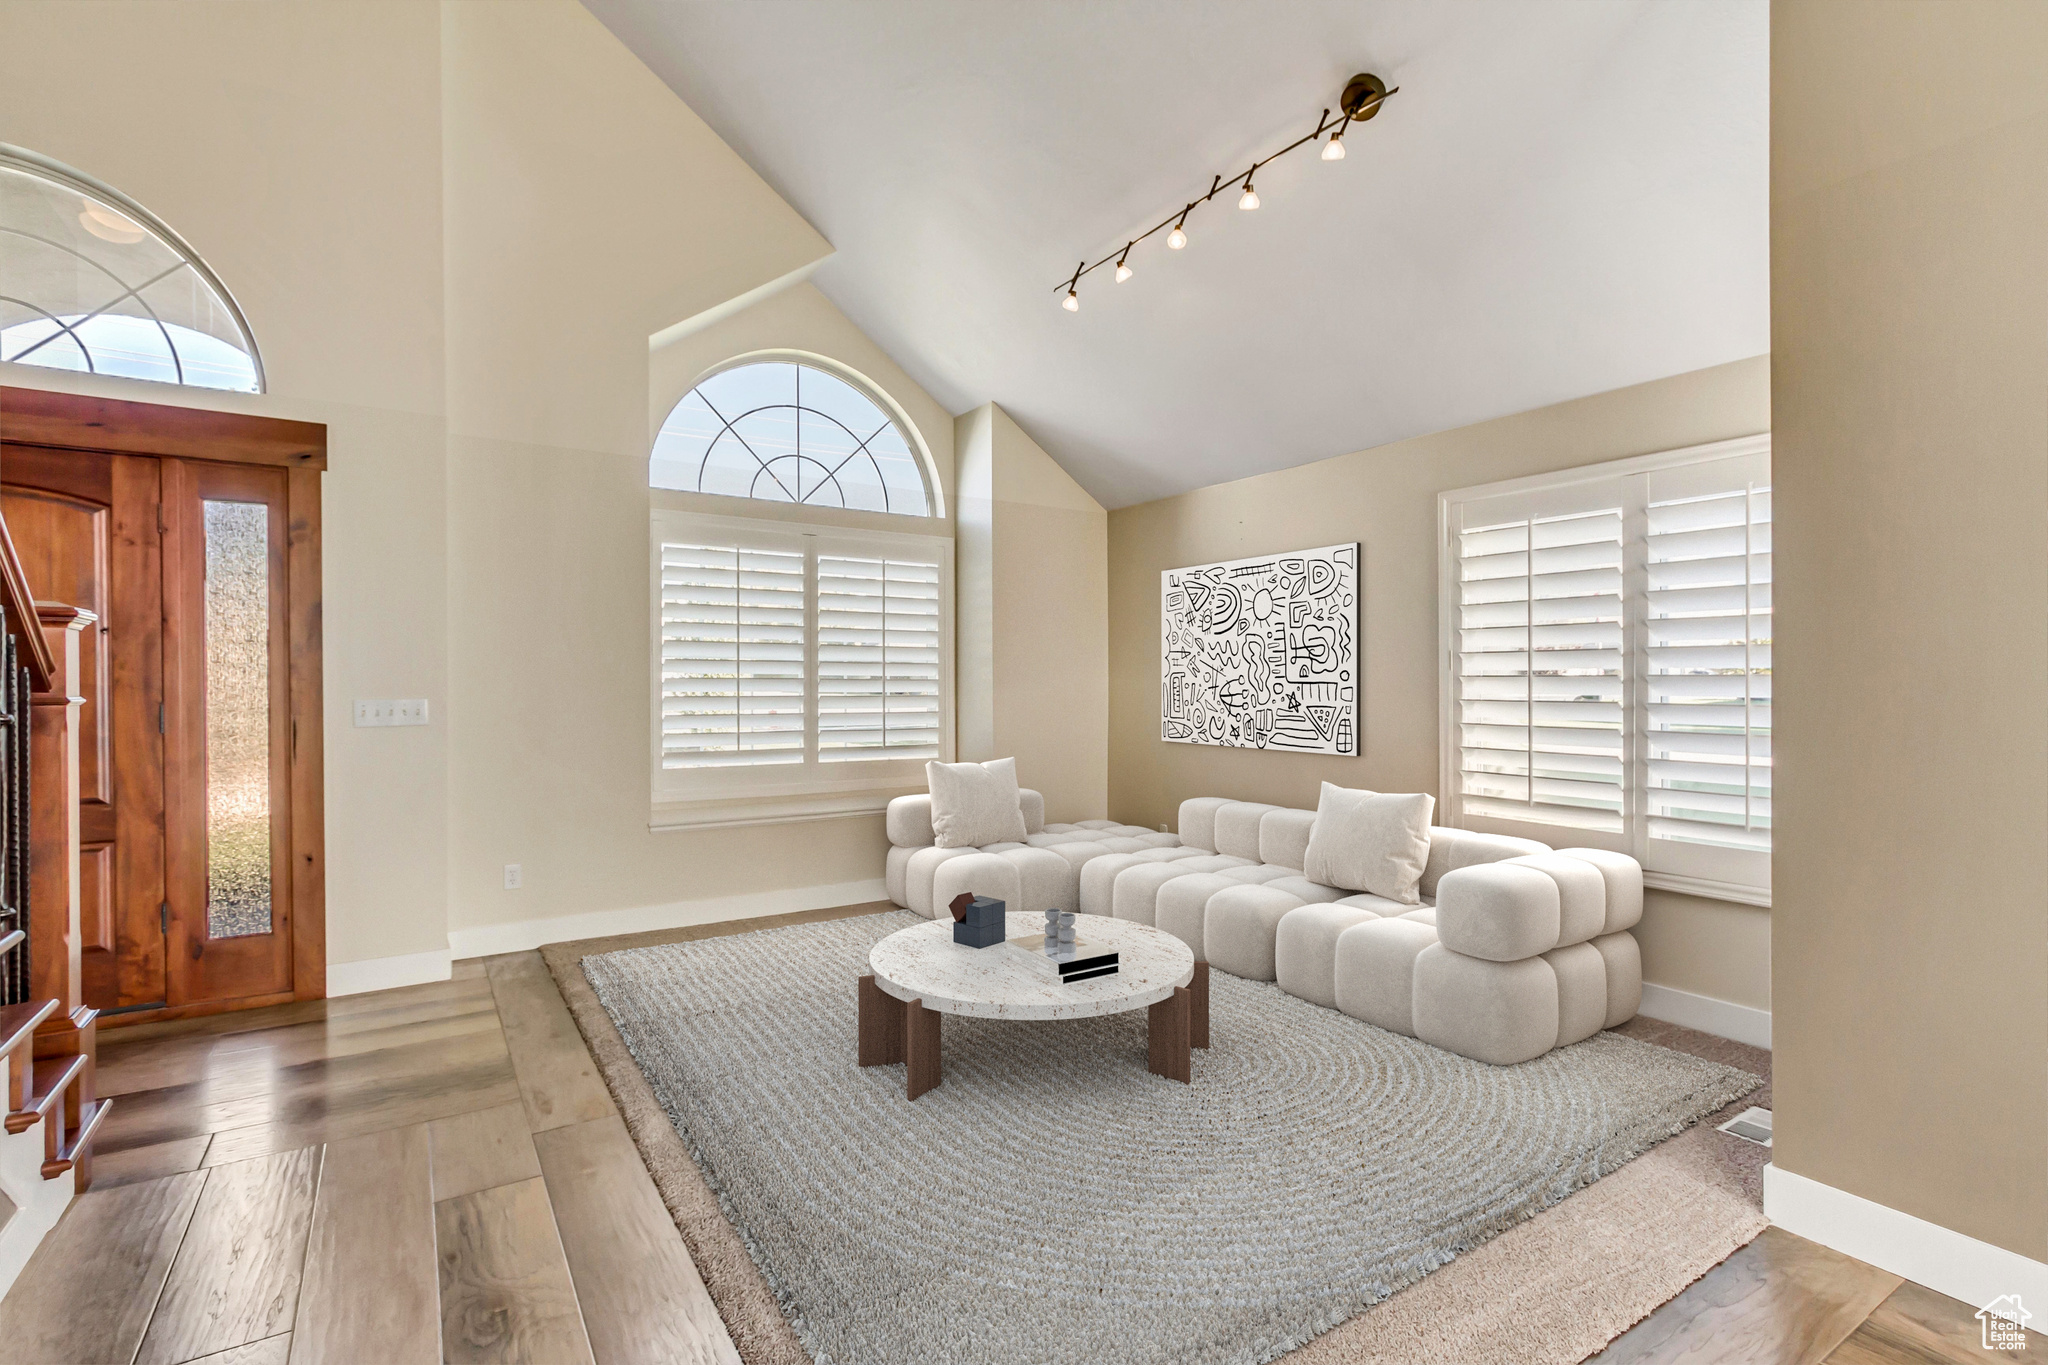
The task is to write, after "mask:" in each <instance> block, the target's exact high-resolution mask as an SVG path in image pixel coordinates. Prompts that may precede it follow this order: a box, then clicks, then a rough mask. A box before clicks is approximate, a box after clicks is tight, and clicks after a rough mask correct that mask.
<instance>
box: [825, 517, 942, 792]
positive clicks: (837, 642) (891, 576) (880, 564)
mask: <svg viewBox="0 0 2048 1365" xmlns="http://www.w3.org/2000/svg"><path fill="white" fill-rule="evenodd" d="M939 590H940V582H939V565H938V564H937V563H936V562H932V561H920V560H916V559H894V558H865V557H862V558H855V557H849V556H840V555H826V554H820V555H819V556H818V757H819V758H820V759H821V760H824V761H826V762H834V761H844V760H847V759H862V758H937V757H938V756H939V743H940V714H939V701H940V698H939V685H940V675H939V667H940V659H939V646H940V634H939V628H940V621H939V609H940V603H939Z"/></svg>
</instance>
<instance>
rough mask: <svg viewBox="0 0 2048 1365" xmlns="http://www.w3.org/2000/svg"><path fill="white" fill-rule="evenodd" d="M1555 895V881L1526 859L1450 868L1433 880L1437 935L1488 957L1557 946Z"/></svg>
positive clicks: (1511, 957)
mask: <svg viewBox="0 0 2048 1365" xmlns="http://www.w3.org/2000/svg"><path fill="white" fill-rule="evenodd" d="M1558 900H1559V897H1558V887H1557V883H1556V882H1555V881H1553V880H1551V878H1550V877H1549V876H1547V875H1546V874H1545V873H1544V872H1543V871H1542V870H1541V869H1539V868H1535V867H1531V866H1529V865H1528V864H1526V863H1514V862H1503V863H1475V864H1473V865H1472V866H1470V867H1460V868H1456V869H1454V870H1452V871H1450V872H1446V873H1445V874H1444V877H1443V880H1442V881H1440V882H1438V883H1437V888H1436V934H1437V939H1438V941H1439V942H1441V943H1442V944H1443V945H1444V947H1446V948H1448V949H1449V950H1450V951H1452V952H1454V953H1461V954H1463V955H1464V956H1466V957H1478V958H1485V959H1486V960H1488V961H1490V962H1519V961H1521V960H1522V959H1523V958H1528V957H1535V956H1536V955H1537V954H1538V953H1547V952H1549V951H1550V950H1551V949H1552V948H1555V947H1556V946H1557V936H1558V929H1559V927H1560V918H1559V904H1558Z"/></svg>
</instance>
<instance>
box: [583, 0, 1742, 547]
mask: <svg viewBox="0 0 2048 1365" xmlns="http://www.w3.org/2000/svg"><path fill="white" fill-rule="evenodd" d="M585 3H586V4H588V6H589V7H590V9H591V10H592V11H593V12H594V13H595V14H596V15H597V16H598V17H599V18H600V19H601V20H602V21H603V22H604V23H605V24H606V25H607V26H608V27H610V28H611V29H612V31H613V32H614V33H616V34H617V35H618V36H619V37H620V38H621V39H622V40H623V41H624V42H625V43H626V44H627V45H628V46H630V47H631V48H632V49H633V50H634V51H635V52H637V53H638V54H639V55H640V57H641V58H642V60H644V61H645V62H646V63H647V64H648V65H649V66H650V67H651V68H652V69H653V70H654V71H655V72H656V73H657V74H658V75H659V76H661V77H662V79H664V80H665V81H667V82H668V84H669V85H670V86H671V87H672V88H673V89H674V90H675V91H676V92H677V94H678V95H680V96H681V97H682V98H683V100H684V101H685V102H686V103H688V104H689V105H690V107H691V108H692V109H694V110H695V111H696V112H697V113H698V114H699V115H700V116H702V117H703V118H704V119H705V120H706V121H707V122H708V123H710V125H711V126H712V127H713V128H714V129H716V130H717V132H718V133H719V134H720V136H722V137H723V138H724V139H725V140H726V141H727V143H729V144H730V145H731V146H732V147H733V149H734V150H735V151H737V152H738V153H739V154H740V155H741V156H742V157H744V158H745V159H746V160H747V161H748V163H749V164H751V165H752V166H753V167H754V168H755V169H756V170H757V171H759V172H760V173H761V175H762V176H763V177H764V178H765V179H766V180H767V181H768V183H769V184H770V185H772V186H773V187H774V188H775V189H776V190H777V191H778V192H779V193H781V194H782V195H783V197H784V198H786V199H787V200H788V201H789V202H790V203H791V204H792V205H793V206H794V207H795V208H796V209H797V210H798V211H799V212H801V213H802V214H803V215H804V216H805V217H806V218H808V219H809V220H810V221H811V222H812V223H813V224H814V225H816V227H817V228H818V230H819V231H820V232H822V233H823V234H824V235H825V236H826V238H827V239H829V240H830V241H831V243H832V245H833V247H834V248H835V253H836V254H835V255H834V256H833V257H832V258H831V259H830V260H828V261H826V262H825V263H824V264H823V265H822V266H821V267H820V268H819V269H818V271H817V273H816V275H815V277H814V279H815V283H816V284H817V286H818V287H819V289H821V290H822V291H823V292H824V293H825V294H826V296H827V297H829V298H830V299H831V300H832V301H833V302H834V303H835V304H837V305H838V306H839V308H840V309H841V310H843V311H844V312H845V313H846V314H847V316H848V317H849V318H851V319H852V320H853V322H854V323H855V324H856V325H857V326H859V327H860V328H861V329H862V330H863V331H865V332H866V333H867V334H868V335H869V336H871V337H872V338H874V340H875V341H876V342H877V343H878V344H880V345H881V346H882V347H883V348H885V349H886V350H887V351H888V352H889V353H890V355H892V356H893V357H894V358H895V359H896V360H897V362H898V363H899V364H901V365H902V367H903V368H904V370H905V371H907V372H908V373H909V374H910V375H911V376H912V377H913V378H914V379H916V380H917V382H918V383H920V384H922V385H923V386H924V387H925V389H926V390H927V391H928V392H929V393H930V394H931V395H932V396H933V397H934V398H935V399H937V400H938V401H939V402H941V403H943V404H945V405H946V406H947V407H948V408H949V409H951V410H953V411H956V412H958V411H964V410H965V409H967V408H970V407H974V406H976V405H979V404H980V403H983V402H986V401H989V400H991V399H993V400H994V401H995V402H997V403H999V404H1001V405H1002V406H1003V407H1004V408H1005V409H1006V410H1007V411H1008V412H1009V413H1010V414H1011V415H1012V416H1013V417H1015V418H1016V419H1017V421H1018V423H1019V424H1020V425H1022V426H1023V427H1024V428H1025V430H1026V431H1028V432H1029V433H1030V434H1031V436H1032V437H1033V438H1034V439H1036V440H1037V441H1038V443H1039V444H1040V445H1042V446H1043V447H1044V448H1045V449H1046V451H1047V452H1048V453H1049V454H1051V455H1052V456H1053V457H1054V458H1055V459H1057V460H1058V461H1059V462H1060V464H1061V465H1062V466H1064V467H1065V468H1066V469H1067V470H1068V471H1069V472H1070V473H1072V474H1073V475H1074V477H1075V478H1076V479H1077V480H1078V481H1079V482H1080V483H1081V484H1082V485H1083V486H1084V487H1086V488H1087V489H1088V490H1089V492H1090V493H1092V494H1093V495H1094V496H1095V497H1096V498H1097V499H1099V500H1100V501H1102V502H1103V503H1104V504H1105V505H1106V506H1111V507H1116V506H1123V505H1127V504H1130V503H1133V502H1140V501H1145V500H1148V499H1151V498H1157V497H1163V496H1166V495H1169V494H1172V493H1176V492H1180V491H1183V490H1185V489H1188V488H1195V487H1200V486H1202V485H1205V484H1211V483H1216V482H1220V481H1222V480H1226V479H1233V478H1241V477H1243V476H1245V475H1249V474H1255V473H1259V472H1262V471H1265V470H1270V469H1279V468H1285V467H1288V466H1291V465H1297V464H1303V463H1306V462H1308V461H1311V460H1318V459H1323V458H1327V457H1329V456H1332V455H1339V454H1343V453H1345V452H1347V451H1352V450H1359V449H1363V448H1366V447H1370V446H1374V445H1379V444H1382V443H1385V442H1387V441H1394V440H1400V439H1404V438H1406V437H1411V436H1417V435H1422V434H1425V433H1427V432H1432V431H1441V430H1446V429H1448V428H1452V427H1458V426H1463V425H1466V424H1469V423H1472V422H1477V421H1483V420H1486V419H1488V418H1491V417H1498V416H1502V415H1505V414H1508V413H1512V412H1519V411H1524V410H1526V409H1529V408H1534V407H1540V406H1542V405H1544V404H1548V403H1555V402H1561V401H1563V400H1566V399H1570V398H1575V397H1580V396H1583V395H1585V394H1589V393H1598V392H1602V391H1604V390H1607V389H1613V388H1619V387H1622V386H1624V385H1628V384H1634V383H1640V382H1643V381H1646V380H1650V379H1655V378H1660V377H1662V376H1665V375H1670V374H1677V373H1682V372H1684V371H1687V370H1695V369H1701V368H1704V367H1706V366H1709V365H1716V364H1721V363H1723V362H1726V361H1731V360H1737V359H1741V358H1743V357H1746V356H1752V355H1757V354H1760V353H1762V352H1763V351H1765V350H1767V349H1768V347H1769V343H1770V337H1769V332H1770V328H1769V314H1768V307H1769V267H1768V221H1767V209H1768V187H1769V166H1768V150H1767V145H1768V144H1767V136H1768V99H1769V72H1768V43H1769V12H1768V7H1767V4H1766V0H1598V3H1588V2H1587V0H1461V3H1458V4H1443V3H1439V2H1438V0H1285V2H1284V3H1270V2H1269V3H1261V4H1257V5H1250V4H1245V3H1241V0H1115V3H1102V2H1101V0H1089V2H1087V3H1083V2H1082V0H1034V3H1029V4H1016V5H1000V6H999V5H960V4H957V3H953V2H952V0H877V2H876V3H867V4H822V3H795V2H793V0H754V2H753V3H738V2H737V0H585ZM1358 70H1370V71H1373V72H1375V73H1377V74H1378V75H1380V76H1382V77H1384V78H1385V79H1386V80H1387V82H1388V83H1389V84H1390V85H1398V86H1400V87H1401V93H1400V94H1398V95H1397V96H1395V97H1394V98H1393V99H1392V100H1390V101H1389V102H1388V104H1387V107H1386V109H1385V110H1384V112H1383V113H1382V114H1381V115H1380V116H1379V117H1378V118H1376V119H1374V120H1373V121H1371V122H1370V123H1366V124H1361V125H1358V126H1357V127H1356V129H1355V130H1354V131H1353V132H1352V133H1351V134H1350V135H1349V136H1348V137H1347V139H1346V145H1347V147H1348V148H1349V149H1350V155H1349V156H1348V157H1347V158H1346V159H1345V160H1343V161H1341V162H1336V163H1325V162H1322V161H1320V160H1318V159H1317V156H1316V154H1315V149H1314V148H1312V147H1305V148H1302V149H1301V150H1299V151H1297V152H1295V153H1293V154H1292V155H1291V156H1289V157H1287V158H1286V159H1285V160H1283V161H1280V162H1276V163H1274V165H1272V166H1271V167H1269V168H1268V169H1267V170H1265V171H1262V172H1261V173H1260V174H1259V177H1258V185H1259V192H1260V198H1261V199H1262V200H1263V204H1264V206H1263V207H1262V208H1261V209H1259V210H1258V211H1257V212H1256V213H1242V212H1239V211H1238V210H1237V209H1236V208H1235V207H1234V202H1233V201H1230V200H1226V199H1225V197H1223V196H1218V198H1217V199H1216V201H1215V202H1213V203H1212V204H1210V205H1208V206H1207V207H1205V208H1203V209H1199V210H1197V211H1196V213H1195V215H1194V216H1193V217H1191V218H1190V220H1189V224H1188V234H1189V239H1190V240H1189V245H1188V247H1187V249H1186V250H1184V251H1178V252H1169V251H1167V250H1166V248H1165V245H1164V241H1163V235H1162V237H1155V238H1153V239H1152V240H1151V241H1150V242H1147V243H1146V244H1145V245H1144V246H1142V247H1140V248H1138V250H1137V251H1135V252H1133V253H1132V256H1131V265H1132V268H1133V270H1134V271H1135V272H1136V274H1135V276H1134V278H1132V279H1131V280H1130V281H1129V282H1127V283H1125V284H1122V285H1117V284H1113V283H1111V281H1110V278H1109V272H1108V271H1107V270H1103V271H1098V272H1097V273H1096V274H1094V275H1092V276H1090V277H1089V278H1088V279H1087V280H1086V281H1084V282H1083V284H1082V288H1081V301H1082V308H1081V311H1080V312H1079V313H1067V312H1064V311H1062V310H1061V309H1060V308H1059V307H1058V297H1059V296H1058V293H1057V292H1056V290H1055V286H1056V285H1057V284H1058V283H1059V282H1060V281H1061V280H1063V279H1064V278H1065V277H1066V276H1067V275H1068V274H1069V273H1070V272H1071V271H1072V270H1073V268H1074V263H1075V261H1076V260H1079V259H1081V258H1082V257H1083V256H1085V257H1086V258H1087V259H1089V260H1090V261H1093V260H1094V259H1095V258H1097V257H1098V256H1101V255H1102V254H1104V253H1105V252H1107V251H1110V250H1112V249H1114V248H1115V247H1117V246H1118V245H1120V244H1121V243H1122V242H1123V241H1124V239H1126V238H1127V237H1129V236H1131V235H1133V234H1134V233H1136V232H1139V231H1142V230H1143V229H1144V228H1147V227H1150V226H1151V225H1152V224H1153V223H1154V222H1156V221H1158V219H1159V218H1160V217H1162V216H1163V215H1164V214H1165V213H1166V212H1167V211H1168V210H1169V209H1171V208H1173V207H1175V206H1177V205H1179V204H1180V203H1182V202H1183V201H1185V200H1186V199H1187V198H1188V196H1189V195H1191V194H1193V193H1195V192H1197V191H1198V190H1200V189H1206V188H1207V184H1208V180H1209V177H1210V175H1211V174H1212V173H1214V172H1217V171H1223V172H1225V173H1226V174H1227V173H1231V172H1235V171H1237V170H1241V169H1242V168H1243V166H1244V165H1245V164H1247V163H1248V162H1249V161H1250V160H1251V158H1252V157H1254V156H1257V155H1262V154H1265V153H1268V152H1270V151H1272V150H1274V149H1276V148H1277V147H1279V146H1280V145H1282V144H1284V143H1285V142H1287V141H1291V140H1292V139H1293V138H1294V137H1296V136H1299V135H1300V133H1302V132H1306V131H1308V130H1309V128H1311V127H1313V124H1314V120H1315V117H1316V114H1317V111H1318V110H1319V109H1321V108H1322V107H1324V106H1325V105H1329V104H1333V103H1334V102H1335V98H1336V94H1337V91H1338V90H1339V89H1340V88H1341V87H1342V85H1343V83H1344V81H1345V79H1346V78H1347V77H1349V76H1350V75H1351V74H1352V73H1353V72H1354V71H1358Z"/></svg>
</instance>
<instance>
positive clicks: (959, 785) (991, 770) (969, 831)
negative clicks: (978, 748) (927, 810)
mask: <svg viewBox="0 0 2048 1365" xmlns="http://www.w3.org/2000/svg"><path fill="white" fill-rule="evenodd" d="M924 777H925V781H926V782H928V783H929V784H930V785H931V789H932V842H934V843H935V844H937V845H938V846H939V847H940V848H980V847H981V846H982V845H983V844H1006V843H1018V844H1021V843H1023V842H1024V808H1023V807H1022V806H1020V805H1019V804H1018V803H1017V760H1016V759H1014V758H997V759H991V760H990V761H988V762H987V763H927V764H925V765H924Z"/></svg>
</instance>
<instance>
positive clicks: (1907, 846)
mask: <svg viewBox="0 0 2048 1365" xmlns="http://www.w3.org/2000/svg"><path fill="white" fill-rule="evenodd" d="M2044 67H2048V7H2043V6H2040V5H2036V4H2031V3H2021V2H2020V0H1956V2H1955V3H1950V4H1943V5H1935V6H1930V5H1920V4H1915V3H1910V2H1908V0H1794V2H1793V3H1784V0H1780V3H1777V4H1774V5H1773V7H1772V29H1771V148H1772V168H1771V175H1772V179H1771V318H1772V345H1773V356H1772V361H1773V367H1774V373H1773V390H1772V391H1773V401H1774V405H1775V408H1776V414H1777V432H1776V439H1775V447H1776V472H1775V480H1776V491H1775V497H1774V507H1773V517H1774V521H1775V531H1776V534H1777V538H1778V546H1779V548H1778V551H1777V554H1776V561H1775V579H1776V583H1775V593H1776V612H1777V619H1778V621H1779V623H1780V625H1781V626H1782V630H1781V632H1780V634H1781V641H1782V642H1781V643H1780V644H1779V645H1778V647H1777V649H1776V653H1775V657H1774V663H1775V666H1776V692H1777V695H1776V698H1775V712H1776V716H1775V720H1776V732H1777V737H1778V738H1777V745H1776V765H1777V773H1776V802H1775V812H1774V814H1775V819H1776V845H1777V849H1776V855H1775V859H1774V863H1775V881H1776V914H1775V916H1774V922H1773V932H1772V954H1773V957H1774V960H1775V963H1776V976H1777V986H1778V989H1777V992H1776V998H1777V1001H1778V1005H1777V1010H1776V1021H1775V1038H1776V1058H1775V1076H1774V1079H1775V1108H1776V1117H1777V1122H1776V1134H1775V1139H1776V1140H1775V1145H1774V1148H1773V1152H1772V1161H1773V1164H1774V1166H1775V1167H1776V1168H1777V1169H1778V1170H1779V1171H1784V1172H1790V1173H1792V1174H1794V1175H1799V1176H1804V1177H1806V1178H1808V1179H1809V1180H1812V1181H1817V1182H1820V1183H1821V1184H1823V1185H1825V1186H1829V1187H1832V1188H1833V1189H1835V1190H1839V1191H1846V1192H1847V1193H1849V1194H1852V1195H1856V1196H1860V1197H1861V1198H1863V1199H1865V1200H1870V1201H1874V1202H1875V1203H1877V1204H1881V1205H1884V1206H1887V1207H1888V1208H1890V1209H1894V1210H1898V1211H1900V1212H1903V1213H1906V1214H1910V1215H1912V1216H1913V1217H1916V1218H1919V1219H1922V1220H1925V1221H1926V1222H1929V1223H1934V1224H1937V1225H1939V1226H1940V1227H1943V1228H1947V1229H1951V1230H1953V1231H1954V1232H1959V1233H1962V1234H1964V1235H1965V1236H1967V1237H1970V1238H1974V1239H1977V1240H1978V1241H1979V1242H1983V1243H1989V1244H1990V1245H1991V1246H1994V1247H1998V1248H2003V1249H2004V1250H2006V1251H2008V1252H2013V1253H2017V1254H2018V1255H2020V1256H2024V1257H2028V1258H2031V1259H2032V1260H2034V1261H2035V1262H2041V1261H2044V1260H2048V1162H2044V1160H2043V1152H2044V1151H2048V328H2044V319H2048V174H2044V171H2043V168H2044V167H2048V86H2044V84H2043V83H2042V81H2041V79H2040V72H2041V71H2042V69H2043V68H2044ZM1863 1254H1865V1255H1866V1256H1867V1255H1869V1254H1870V1253H1868V1252H1864V1253H1863ZM2001 1283H2002V1281H2001ZM2011 1287H2017V1285H2016V1282H2015V1283H2014V1285H2012V1286H2008V1288H2011ZM1997 1292H2007V1290H2006V1289H1998V1288H1990V1287H1987V1288H1986V1289H1985V1293H1986V1295H1987V1297H1988V1296H1989V1295H1990V1294H1993V1293H1997Z"/></svg>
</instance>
